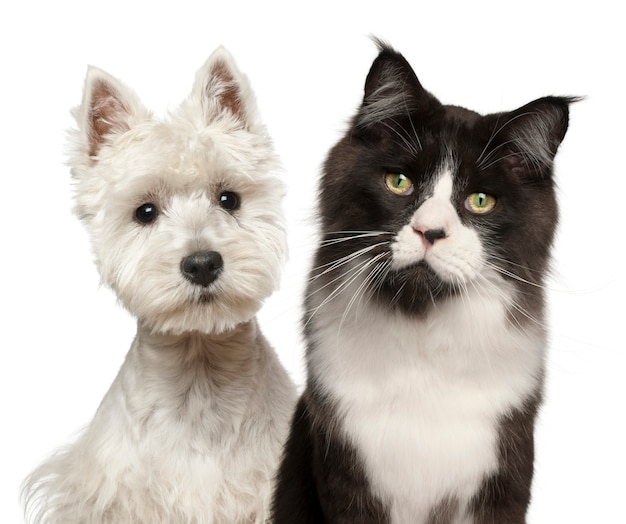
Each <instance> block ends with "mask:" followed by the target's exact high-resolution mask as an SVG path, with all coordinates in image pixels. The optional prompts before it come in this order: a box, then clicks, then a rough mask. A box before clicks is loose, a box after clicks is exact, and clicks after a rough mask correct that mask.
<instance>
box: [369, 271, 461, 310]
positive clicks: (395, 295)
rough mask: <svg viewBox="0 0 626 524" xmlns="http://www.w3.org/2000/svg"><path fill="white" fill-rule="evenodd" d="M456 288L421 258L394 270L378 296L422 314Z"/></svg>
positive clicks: (450, 294) (394, 304)
mask: <svg viewBox="0 0 626 524" xmlns="http://www.w3.org/2000/svg"><path fill="white" fill-rule="evenodd" d="M458 292H459V290H458V289H457V288H456V287H455V286H453V285H452V284H449V283H447V282H445V281H443V280H442V279H441V278H440V277H439V276H438V275H437V273H435V271H434V270H433V269H432V268H431V267H430V266H429V265H428V264H427V263H426V262H424V261H420V262H418V263H415V264H412V265H410V266H406V267H403V268H401V269H398V270H395V271H393V272H392V273H390V274H389V275H388V276H387V279H386V281H385V284H384V285H383V286H382V287H381V294H380V299H381V300H382V301H384V302H385V303H386V305H391V306H392V307H393V308H394V309H399V310H402V311H404V312H405V313H409V314H418V315H422V314H425V313H427V312H428V310H429V309H430V308H432V307H433V305H435V304H436V303H437V302H438V301H440V300H445V299H447V298H449V297H451V296H454V295H456V294H457V293H458Z"/></svg>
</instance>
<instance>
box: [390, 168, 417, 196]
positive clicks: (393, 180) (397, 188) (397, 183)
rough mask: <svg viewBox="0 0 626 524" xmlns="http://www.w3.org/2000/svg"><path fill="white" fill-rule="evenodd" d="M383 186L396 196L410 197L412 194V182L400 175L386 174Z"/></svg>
mask: <svg viewBox="0 0 626 524" xmlns="http://www.w3.org/2000/svg"><path fill="white" fill-rule="evenodd" d="M385 184H386V185H387V187H388V188H389V191H391V192H392V193H395V194H396V195H410V194H411V193H412V192H413V182H412V181H411V179H410V178H409V177H407V176H405V175H403V174H402V173H387V174H386V175H385Z"/></svg>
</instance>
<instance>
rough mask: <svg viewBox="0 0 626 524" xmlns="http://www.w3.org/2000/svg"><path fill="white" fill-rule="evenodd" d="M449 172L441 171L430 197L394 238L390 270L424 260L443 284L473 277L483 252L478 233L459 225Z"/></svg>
mask: <svg viewBox="0 0 626 524" xmlns="http://www.w3.org/2000/svg"><path fill="white" fill-rule="evenodd" d="M451 169H452V168H450V167H445V168H444V169H442V171H441V174H440V176H439V178H438V179H437V181H436V182H435V187H434V191H433V194H432V196H430V197H428V198H427V199H426V200H425V201H424V202H423V203H422V205H421V206H420V207H419V208H418V209H417V210H416V211H415V213H414V214H413V216H412V217H411V220H410V222H409V223H408V224H407V225H405V226H404V227H403V228H402V229H401V230H400V231H399V232H398V234H397V235H396V237H395V239H394V242H393V244H392V247H391V251H392V255H393V257H392V268H393V269H395V270H399V269H403V268H406V267H409V266H412V265H415V264H417V263H419V262H422V261H423V262H426V263H427V264H428V265H429V266H430V268H431V269H432V270H433V271H434V272H435V273H436V274H437V275H438V276H439V278H441V279H442V280H444V281H445V282H449V283H463V282H468V281H470V280H472V279H474V278H475V277H476V275H477V272H478V271H479V269H480V267H481V266H482V264H483V250H482V246H481V242H480V238H479V237H478V234H477V233H476V231H475V230H473V229H470V228H468V227H467V226H465V225H464V224H463V223H462V222H461V219H460V218H459V215H458V214H457V211H456V209H455V207H454V205H453V203H452V192H453V179H452V173H451Z"/></svg>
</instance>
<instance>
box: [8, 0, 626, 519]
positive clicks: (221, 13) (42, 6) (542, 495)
mask: <svg viewBox="0 0 626 524" xmlns="http://www.w3.org/2000/svg"><path fill="white" fill-rule="evenodd" d="M307 5H308V6H309V7H305V6H307ZM583 5H584V6H585V7H584V8H583V7H581V6H583ZM513 6H514V7H513ZM618 9H619V10H618ZM624 18H625V17H624V15H623V14H622V10H621V8H619V7H618V2H605V1H603V0H599V1H598V0H596V1H594V2H585V3H584V4H583V3H582V2H571V1H565V0H562V1H558V2H550V1H549V0H541V1H539V2H535V1H526V2H518V3H515V4H513V3H507V2H501V1H500V2H480V1H477V2H458V3H451V2H446V1H439V2H437V3H436V6H435V2H429V3H426V2H418V1H412V2H409V1H404V2H397V1H394V0H385V1H380V2H375V3H374V2H369V1H365V0H358V1H353V2H344V3H341V2H340V1H339V0H336V1H335V2H322V1H320V0H318V1H316V2H311V3H309V4H305V3H297V2H290V3H287V2H285V3H284V4H279V3H272V2H260V1H257V2H249V5H248V4H246V3H245V2H236V1H234V0H231V1H228V0H222V1H220V2H211V1H204V2H196V3H194V2H187V1H180V0H179V1H177V2H172V3H171V4H170V5H168V4H166V3H165V2H131V1H130V0H125V1H123V2H120V1H117V0H111V1H108V2H97V3H96V2H87V1H81V2H68V1H62V0H58V1H55V2H44V1H39V2H37V1H35V2H27V1H22V2H20V3H19V7H17V2H12V3H10V2H3V4H2V7H1V8H0V56H1V61H0V68H1V69H0V70H1V79H0V107H1V109H0V133H1V134H2V135H1V140H0V147H1V149H0V153H1V154H0V160H1V161H2V164H1V165H2V167H1V168H0V177H1V179H2V182H1V183H0V199H1V205H0V227H1V228H2V229H1V241H0V242H1V245H2V253H1V254H0V264H1V270H0V300H1V305H2V309H1V310H0V322H1V328H2V335H1V337H0V359H1V360H0V388H1V392H0V402H1V404H0V420H1V421H2V429H1V430H0V438H1V439H2V440H1V445H0V522H2V523H18V522H21V513H20V509H19V506H18V502H17V492H18V486H19V483H20V482H21V480H22V479H23V477H24V476H25V475H26V474H27V473H28V472H29V470H30V469H32V468H33V467H34V466H35V465H36V464H37V463H38V462H39V461H40V460H41V459H42V458H43V457H44V456H45V455H46V454H47V453H49V452H50V451H52V450H53V449H54V448H56V447H57V446H58V445H60V444H62V443H64V442H66V441H67V440H68V439H69V438H70V436H71V435H72V434H73V433H74V432H75V431H76V430H77V429H79V428H80V427H81V426H83V425H84V424H85V423H87V422H88V420H89V419H90V417H91V416H92V415H93V413H94V412H95V409H96V407H97V405H98V403H99V401H100V399H101V398H102V396H103V395H104V393H105V392H106V390H107V388H108V386H109V384H110V383H111V381H112V380H113V378H114V376H115V374H116V372H117V369H118V368H119V366H120V365H121V363H122V360H123V357H124V355H125V353H126V351H127V349H128V347H129V344H130V342H131V339H132V337H133V334H134V321H133V319H132V318H130V316H129V315H128V314H127V313H126V312H125V311H123V310H122V309H121V307H119V306H118V305H116V302H115V298H114V296H113V295H112V294H111V293H110V292H109V291H108V290H107V289H104V288H100V287H99V282H98V275H97V273H96V270H95V268H94V265H93V263H92V260H91V255H90V252H89V246H88V241H87V237H86V234H85V232H84V230H83V228H82V225H81V224H79V222H78V220H77V219H76V218H75V217H73V216H72V214H71V205H72V204H71V186H70V176H69V170H68V168H67V167H66V166H65V165H64V161H65V159H66V157H65V154H64V152H63V151H64V149H63V148H64V142H65V135H64V132H65V130H66V129H67V128H68V127H70V126H71V125H72V121H71V118H70V114H69V109H70V108H71V107H73V106H75V105H77V104H78V103H79V102H80V99H81V96H82V85H83V80H84V76H85V72H86V68H87V64H93V65H97V66H99V67H101V68H103V69H105V70H106V71H108V72H109V73H111V74H113V75H115V76H117V77H118V78H119V79H121V80H122V81H124V82H125V83H127V84H128V85H129V86H131V87H132V88H134V89H135V90H136V91H137V92H138V94H139V95H140V97H141V98H142V100H143V101H144V103H145V104H146V105H147V106H148V107H150V108H152V109H154V110H155V112H156V113H157V114H158V115H162V114H163V113H164V112H165V111H166V109H167V108H168V107H174V106H175V105H176V104H177V103H178V102H179V101H181V100H182V99H183V98H184V97H185V96H186V94H187V93H188V92H189V90H190V88H191V84H192V81H193V76H194V73H195V71H196V69H197V68H199V67H200V65H201V64H202V63H203V62H204V61H205V60H206V58H207V57H208V56H209V54H210V53H211V52H212V51H213V50H214V49H215V48H216V47H217V46H218V45H220V44H224V45H225V46H226V47H227V48H228V49H229V50H230V51H231V52H232V53H233V55H234V56H235V58H236V60H237V62H238V64H239V66H240V68H241V69H242V70H243V71H244V72H245V73H246V74H247V75H248V76H249V78H250V79H251V81H252V84H253V87H254V89H255V91H256V94H257V98H258V101H259V105H260V109H261V112H262V114H263V115H264V117H265V121H266V123H267V125H268V128H269V130H270V133H271V134H272V136H273V138H274V140H275V144H276V147H277V150H278V152H279V154H280V155H281V157H282V159H283V163H284V166H285V177H286V179H287V181H288V184H289V196H288V198H287V202H286V204H287V213H288V216H289V223H290V245H291V259H290V262H289V264H288V266H287V269H286V272H285V277H284V280H283V287H282V290H281V291H280V292H279V293H277V294H276V295H274V296H273V297H272V299H271V300H269V301H268V302H267V304H266V307H265V308H264V310H263V311H262V314H261V321H262V324H263V328H264V330H265V332H266V334H267V336H268V337H269V338H270V340H271V341H272V343H273V344H274V346H275V347H276V349H277V350H278V352H279V354H280V356H281V358H282V360H283V362H284V363H285V365H286V366H287V368H288V369H289V371H290V372H291V373H292V375H293V377H294V379H295V380H297V381H298V382H299V383H300V384H301V383H302V379H303V373H302V367H301V364H302V358H301V357H302V344H301V340H300V337H299V326H298V320H299V314H300V312H299V307H300V306H299V305H300V301H301V294H302V286H303V284H304V280H305V278H306V272H307V269H308V265H309V255H310V252H311V249H312V247H313V245H314V242H315V238H314V233H315V229H314V226H313V221H312V217H313V209H314V198H315V187H316V186H315V184H316V180H317V176H318V173H319V169H320V164H321V162H322V161H323V158H324V156H325V154H326V151H327V150H328V148H329V147H330V146H331V145H332V144H333V143H334V142H335V141H336V140H337V139H338V137H339V136H340V134H341V132H342V130H343V129H344V126H345V122H346V121H347V119H348V118H349V116H350V115H351V114H352V112H353V110H354V108H355V107H356V106H357V105H358V104H359V103H360V100H361V93H362V88H363V82H364V79H365V76H366V74H367V71H368V69H369V66H370V64H371V61H372V60H373V59H374V57H375V56H376V48H375V46H374V45H373V44H372V42H371V41H370V40H369V39H368V35H370V34H374V35H377V36H380V37H382V38H384V39H386V40H388V41H389V42H390V43H392V44H393V45H394V46H395V47H396V48H397V49H398V50H400V51H401V52H402V53H404V55H405V56H406V57H407V58H408V60H409V61H410V62H411V63H412V65H413V66H414V68H415V70H416V72H417V74H418V76H419V78H420V79H421V81H422V83H423V85H424V86H425V87H426V88H427V89H429V90H430V91H432V92H433V93H434V94H435V95H436V96H438V97H439V98H440V99H441V100H442V101H443V102H445V103H454V104H457V105H463V106H466V107H469V108H472V109H475V110H477V111H479V112H483V113H484V112H491V111H499V110H505V109H506V110H508V109H514V108H516V107H518V106H520V105H522V104H524V103H526V102H528V101H530V100H532V99H534V98H538V97H540V96H544V95H547V94H558V95H586V96H587V97H588V98H587V100H586V101H584V102H582V103H579V104H576V105H575V106H574V107H572V111H571V125H570V130H569V131H568V134H567V136H566V138H565V142H564V144H563V146H562V148H561V151H560V153H559V156H558V157H557V177H558V181H559V188H560V190H559V199H560V204H561V211H562V213H561V224H560V228H559V235H558V239H557V243H556V246H555V253H554V255H555V256H554V266H555V272H554V277H553V278H552V280H551V282H550V291H549V298H550V304H551V316H550V325H551V332H552V340H551V348H550V354H549V359H548V371H549V372H548V382H547V394H546V403H545V405H544V408H543V410H542V414H541V419H540V421H539V427H538V431H537V448H538V456H537V461H536V477H535V479H536V480H535V483H534V499H533V503H532V507H531V509H530V513H529V522H530V523H567V524H572V523H574V524H576V523H585V524H588V523H593V524H596V523H625V522H626V516H625V514H626V513H625V510H624V502H623V497H624V496H625V493H626V475H624V469H625V467H626V455H625V451H624V447H625V443H626V431H625V429H624V415H625V409H624V405H625V399H626V386H625V381H624V377H623V375H624V371H625V367H626V366H625V364H626V357H625V349H626V343H625V341H624V340H625V336H624V323H625V322H626V318H625V315H624V313H625V308H624V297H625V295H626V289H625V284H624V276H623V275H624V262H623V260H620V259H621V258H623V253H624V248H623V245H624V233H623V230H624V213H623V211H622V210H623V206H624V197H625V189H626V183H625V178H626V172H625V171H626V170H625V168H624V165H625V160H624V140H625V138H626V136H625V133H624V124H625V122H626V119H625V116H626V115H625V110H624V94H625V93H626V84H625V82H624V54H625V53H624V51H625V50H626V40H625V38H624V36H623V22H624V21H625V20H624ZM68 524H71V523H68Z"/></svg>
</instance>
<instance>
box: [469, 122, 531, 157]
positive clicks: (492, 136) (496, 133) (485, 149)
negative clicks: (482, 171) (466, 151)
mask: <svg viewBox="0 0 626 524" xmlns="http://www.w3.org/2000/svg"><path fill="white" fill-rule="evenodd" d="M528 114H530V113H521V114H519V115H515V116H513V117H511V118H509V119H508V120H507V121H506V122H505V123H504V124H502V125H501V126H500V127H498V128H494V131H493V132H492V133H491V136H490V137H489V140H488V141H487V144H486V145H485V147H484V148H483V150H482V152H481V153H480V155H479V156H478V159H477V160H476V165H477V166H478V167H479V168H480V165H481V163H482V162H483V155H484V154H485V152H486V151H487V150H488V148H489V146H490V145H491V143H492V142H493V140H494V139H495V138H496V137H497V136H498V135H499V134H500V132H501V131H502V130H503V129H504V128H506V127H507V126H508V125H510V124H512V123H513V122H515V121H516V120H517V119H518V118H521V117H523V116H527V115H528ZM498 122H499V119H498V120H497V121H496V126H497V124H498ZM496 149H498V148H495V149H494V150H496ZM494 150H492V151H490V152H489V154H488V155H487V156H489V155H492V154H493V151H494Z"/></svg>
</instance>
